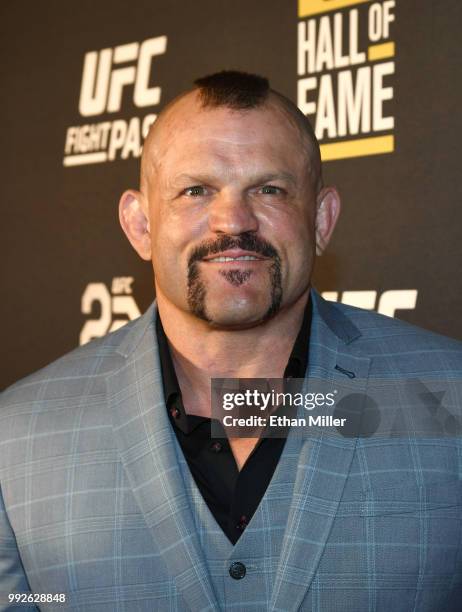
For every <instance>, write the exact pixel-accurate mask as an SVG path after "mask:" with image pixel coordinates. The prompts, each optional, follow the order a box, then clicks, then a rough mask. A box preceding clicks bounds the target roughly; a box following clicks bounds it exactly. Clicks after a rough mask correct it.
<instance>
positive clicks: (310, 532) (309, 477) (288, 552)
mask: <svg viewBox="0 0 462 612" xmlns="http://www.w3.org/2000/svg"><path fill="white" fill-rule="evenodd" d="M311 295H312V299H313V318H312V326H311V335H310V350H309V351H310V352H309V362H308V372H307V380H306V381H305V389H304V391H305V392H307V391H309V390H310V380H311V381H313V380H315V379H316V380H320V379H322V381H323V384H324V383H325V384H326V391H332V390H333V389H335V388H336V386H337V387H339V388H342V389H345V387H347V388H348V390H351V393H358V394H362V393H364V392H365V390H366V385H367V378H368V372H369V365H370V359H368V358H364V357H362V356H360V355H355V354H354V352H353V349H352V347H351V346H350V344H351V343H353V341H354V340H355V339H356V338H357V337H358V336H359V335H360V332H359V331H358V329H357V328H356V327H355V326H354V325H353V324H352V323H351V322H350V321H349V320H348V319H347V318H346V317H345V316H344V315H343V314H342V313H341V312H340V311H339V310H337V309H336V308H335V306H334V305H332V304H329V303H328V302H326V301H325V300H323V299H322V298H321V297H320V296H319V294H318V293H317V292H316V291H315V290H312V292H311ZM333 410H334V408H332V411H333ZM301 411H304V409H303V408H302V409H301ZM299 416H305V417H306V416H307V415H306V411H304V414H303V415H302V414H301V412H300V413H299ZM290 435H293V430H292V432H291V434H290ZM287 442H288V443H289V440H288V441H287ZM355 446H356V438H355V437H342V436H340V435H334V434H332V433H331V434H325V433H319V430H318V431H313V432H312V433H304V439H303V441H302V442H301V450H300V457H299V463H298V468H297V472H296V476H295V484H294V493H293V496H292V501H291V505H290V507H289V512H288V520H287V526H286V531H285V534H284V538H283V543H282V549H281V554H280V559H279V565H278V569H277V572H276V579H275V584H274V589H273V593H272V598H271V602H270V606H269V609H270V610H280V611H282V610H284V611H285V612H287V611H288V610H298V609H299V607H300V605H301V603H302V601H303V598H304V597H305V595H306V592H307V590H308V589H309V587H310V584H311V582H312V580H313V577H314V575H315V572H316V569H317V567H318V564H319V561H320V558H321V555H322V553H323V550H324V548H325V546H326V542H327V540H328V537H329V533H330V530H331V527H332V523H333V521H334V518H335V515H336V512H337V508H338V504H339V501H340V499H341V497H342V492H343V489H344V486H345V483H346V479H347V477H348V473H349V471H350V465H351V463H352V460H353V455H354V450H355ZM289 602H290V603H289Z"/></svg>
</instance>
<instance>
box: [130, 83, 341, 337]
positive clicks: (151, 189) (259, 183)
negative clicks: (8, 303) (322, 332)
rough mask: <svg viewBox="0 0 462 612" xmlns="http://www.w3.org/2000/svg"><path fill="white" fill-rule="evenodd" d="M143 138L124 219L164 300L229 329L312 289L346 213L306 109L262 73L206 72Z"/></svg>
mask: <svg viewBox="0 0 462 612" xmlns="http://www.w3.org/2000/svg"><path fill="white" fill-rule="evenodd" d="M195 85H196V86H195V88H194V89H192V90H189V91H187V92H185V93H183V94H181V95H180V96H178V97H177V98H176V99H175V100H173V102H171V103H170V104H169V105H168V106H167V107H166V108H165V109H164V110H163V111H162V113H161V114H160V115H159V117H158V119H157V121H156V122H155V124H154V125H153V127H152V128H151V131H150V133H149V135H148V137H147V139H146V141H145V144H144V148H143V156H142V163H141V187H140V191H134V190H129V191H126V192H125V193H124V194H123V195H122V198H121V201H120V220H121V224H122V227H123V229H124V231H125V233H126V234H127V236H128V238H129V240H130V242H131V243H132V245H133V247H134V248H135V249H136V251H137V252H138V254H139V255H140V256H141V257H142V258H143V259H146V260H151V261H152V264H153V268H154V273H155V285H156V292H157V295H158V297H159V300H162V302H163V303H165V304H167V303H168V304H169V306H171V307H172V308H176V309H180V310H182V311H184V312H187V313H190V314H191V315H193V316H195V317H198V318H200V319H202V320H205V321H207V322H208V323H209V324H211V325H213V326H215V327H220V328H224V329H236V328H244V327H250V326H254V325H258V324H260V323H262V322H263V321H266V320H267V319H268V318H270V317H272V316H274V315H275V314H276V313H277V312H278V311H279V310H280V309H281V308H290V307H291V305H293V304H294V303H295V302H296V301H297V300H298V299H300V298H301V297H302V296H303V295H304V294H306V292H307V291H308V289H309V286H310V279H311V273H312V269H313V264H314V257H315V252H316V251H317V252H318V253H321V252H322V251H323V249H324V248H325V246H326V244H327V242H328V240H329V238H330V235H331V232H332V230H333V227H334V225H335V222H336V219H337V216H338V212H339V199H338V195H337V192H336V191H335V189H333V188H325V187H323V186H322V177H321V162H320V155H319V145H318V143H317V140H316V137H315V135H314V133H313V130H312V128H311V126H310V124H309V122H308V120H307V119H306V117H304V115H303V114H302V113H301V112H300V111H299V110H298V109H297V107H296V106H295V105H294V104H293V103H292V102H291V101H290V100H288V99H287V98H285V97H284V96H282V95H281V94H279V93H277V92H275V91H273V90H272V89H270V88H269V84H268V81H267V80H266V79H264V78H262V77H258V76H255V75H248V74H245V73H239V72H221V73H217V74H215V75H211V76H208V77H204V78H202V79H198V80H197V81H196V82H195Z"/></svg>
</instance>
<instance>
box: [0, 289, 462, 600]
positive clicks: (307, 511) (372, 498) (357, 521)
mask: <svg viewBox="0 0 462 612" xmlns="http://www.w3.org/2000/svg"><path fill="white" fill-rule="evenodd" d="M312 298H313V320H312V328H311V337H310V347H309V366H308V371H307V378H308V383H309V380H310V378H311V377H313V378H314V377H318V378H322V379H325V380H327V381H330V382H331V383H333V384H335V383H336V382H339V384H340V381H342V382H343V381H345V380H346V379H345V372H350V373H354V374H355V376H354V378H352V377H351V378H350V379H349V380H348V384H349V385H350V386H351V390H352V392H353V393H358V394H362V393H365V392H367V389H368V386H369V385H371V381H375V380H389V381H397V385H398V383H399V381H402V380H404V379H406V378H411V379H415V378H421V379H425V380H430V379H431V380H432V381H434V382H435V384H437V386H438V385H440V387H439V388H440V389H441V391H442V392H445V395H444V398H443V399H444V403H445V406H446V408H447V409H448V410H449V411H451V410H453V411H457V410H458V411H459V412H460V407H461V406H462V397H461V393H460V380H461V378H462V376H461V374H462V350H461V344H460V343H459V342H457V341H455V340H450V339H448V338H443V337H441V336H438V335H436V334H432V333H430V332H425V331H423V330H421V329H418V328H416V327H414V326H411V325H408V324H405V323H402V322H399V321H397V320H395V319H391V318H387V317H383V316H380V315H377V314H376V313H373V312H368V311H364V310H360V309H356V308H352V307H348V306H344V305H341V304H333V303H329V302H326V301H325V300H323V299H322V298H321V297H320V295H319V294H318V293H317V292H316V291H315V290H313V291H312ZM155 311H156V305H155V303H154V304H153V305H152V306H151V307H150V308H149V309H148V310H147V311H146V313H145V314H144V315H143V316H141V317H140V318H139V319H137V320H136V321H133V322H131V323H129V324H127V325H126V326H125V327H123V328H121V329H120V330H117V331H116V332H114V333H111V334H109V335H107V336H105V337H104V338H101V339H98V340H95V341H93V342H91V343H89V344H87V345H85V346H83V347H80V348H78V349H76V350H74V351H72V352H70V353H69V354H67V355H65V356H64V357H62V358H60V359H58V360H57V361H55V362H54V363H52V364H50V365H49V366H47V367H45V368H44V369H42V370H40V371H39V372H36V373H35V374H33V375H31V376H28V377H27V378H25V379H23V380H22V381H20V382H18V383H16V384H15V385H13V386H12V387H10V388H9V389H7V391H6V392H4V394H3V397H2V403H1V405H0V610H1V611H4V610H10V609H11V610H13V609H18V610H26V609H37V608H39V609H41V610H51V609H54V610H56V609H72V610H80V611H85V612H87V611H88V612H102V611H108V612H109V611H110V612H114V611H120V612H122V611H124V612H125V611H126V612H136V611H142V610H143V611H147V610H159V611H162V612H164V611H173V610H191V611H193V612H195V611H203V610H209V611H215V610H222V609H223V610H228V609H229V610H231V609H232V610H243V611H244V610H245V612H248V611H251V610H262V611H263V610H271V611H276V610H279V611H292V610H293V611H295V610H303V611H305V612H373V611H374V612H456V611H458V610H462V545H461V538H462V525H461V518H462V516H461V504H462V501H461V499H462V486H461V473H462V470H461V467H462V445H461V438H460V437H457V436H451V437H449V436H439V437H437V438H435V439H430V440H428V439H425V438H417V437H414V438H408V439H406V438H393V439H392V438H383V439H378V438H375V437H373V436H372V437H369V438H364V437H360V438H356V437H341V436H337V437H329V436H326V437H324V436H318V437H316V438H315V439H312V440H308V441H306V442H304V443H301V446H300V453H299V455H297V457H296V466H297V467H296V474H295V475H294V474H282V475H281V474H279V477H282V478H280V479H281V480H282V481H284V480H285V478H284V477H287V480H288V481H292V484H293V490H292V491H291V495H289V496H286V494H285V491H284V487H283V486H282V485H281V487H280V488H279V489H277V490H276V489H275V488H274V487H273V489H272V493H271V495H272V496H273V497H272V498H271V499H275V500H276V499H277V500H278V503H279V504H281V503H284V504H286V508H287V512H286V524H285V527H284V531H283V533H282V536H281V539H280V546H279V547H278V550H273V549H271V546H270V545H269V547H268V550H269V551H270V552H269V553H268V554H269V555H271V558H270V559H268V565H272V567H273V570H272V571H273V572H274V573H273V574H272V576H273V577H274V579H273V581H272V582H271V584H268V580H267V581H266V584H265V589H266V591H265V592H267V593H268V599H267V601H265V603H264V604H262V603H261V601H260V600H258V595H259V594H261V592H262V584H261V581H262V580H264V579H265V576H264V572H263V571H260V570H261V568H259V567H258V563H257V564H254V565H253V566H251V567H250V569H249V570H248V572H247V574H246V576H245V578H244V579H243V580H242V581H240V582H239V583H238V582H237V581H233V579H232V578H231V577H230V576H229V574H228V573H227V570H226V567H225V566H223V575H222V576H220V575H215V574H214V576H213V579H211V576H210V571H209V565H208V563H207V551H206V550H204V549H203V547H202V546H201V542H204V538H203V537H199V536H200V535H201V534H199V533H198V528H197V525H198V522H197V520H196V519H197V517H196V516H194V514H193V510H192V507H191V503H190V499H191V497H190V496H189V497H188V494H187V491H186V487H185V480H184V478H183V477H182V471H181V469H180V465H179V461H178V447H175V445H176V441H175V436H174V433H173V432H172V430H171V426H170V424H169V421H168V419H167V417H166V410H165V405H164V398H163V393H162V383H161V374H160V366H159V356H158V350H157V343H156V334H155V327H154V316H155ZM398 386H399V385H398ZM432 397H433V398H434V399H435V398H436V399H435V403H434V405H433V408H432V410H433V409H434V410H436V408H435V406H436V405H437V404H438V402H439V400H441V398H442V393H440V394H438V393H436V394H433V396H432ZM400 401H403V400H402V399H401V400H400ZM440 403H441V402H440ZM379 408H380V409H381V410H383V407H382V406H379ZM287 448H288V445H286V449H287ZM286 449H285V451H284V452H286ZM287 465H289V464H287ZM183 469H184V464H183ZM271 486H272V484H271V483H270V488H271ZM193 488H194V485H192V484H191V483H189V490H190V491H191V490H192V489H193ZM195 493H196V494H197V491H196V492H195ZM267 493H268V492H267ZM268 499H270V498H268ZM271 512H272V510H271V503H270V502H268V503H267V504H266V506H265V520H266V521H267V523H266V524H267V525H268V528H267V530H266V532H265V533H264V534H261V533H260V535H259V532H258V530H257V528H256V525H257V523H256V522H255V521H257V519H255V521H254V518H255V515H254V518H253V519H252V521H251V523H250V524H249V526H248V527H247V529H246V532H245V533H244V534H243V536H242V537H241V540H239V542H238V543H237V546H244V545H245V538H247V542H252V541H253V542H255V543H258V542H259V541H260V540H259V539H258V538H260V537H265V538H266V540H268V541H269V544H271V529H272V527H271V524H272V523H271V517H272V514H271ZM256 514H257V515H258V511H257V513H256ZM202 535H203V534H202ZM223 537H224V536H223ZM241 541H244V544H242V545H241V544H240V543H241ZM275 541H276V539H275ZM273 548H274V547H273ZM235 550H239V551H242V550H243V549H242V548H240V549H239V548H235ZM232 555H233V550H232V547H231V552H230V559H232ZM266 578H267V577H266ZM227 581H228V582H227ZM229 581H232V582H233V584H232V585H229ZM239 584H241V585H242V589H241V590H238V585H239ZM227 585H229V586H230V588H231V587H232V588H234V589H235V591H234V592H235V593H236V598H237V599H238V601H237V600H236V601H233V600H232V599H231V600H230V599H226V598H224V596H223V593H224V592H226V589H227ZM218 586H219V587H220V588H217V587H218ZM30 592H33V593H35V594H46V593H50V594H53V593H65V594H66V600H67V601H66V604H58V603H54V604H52V603H45V602H44V603H37V604H21V605H18V606H17V607H14V606H13V605H10V604H8V600H7V596H8V594H9V593H30ZM230 592H231V591H230ZM253 593H254V595H253ZM253 597H254V598H253Z"/></svg>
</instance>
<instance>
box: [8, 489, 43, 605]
mask: <svg viewBox="0 0 462 612" xmlns="http://www.w3.org/2000/svg"><path fill="white" fill-rule="evenodd" d="M31 592H32V591H31V588H30V586H29V583H28V581H27V577H26V574H25V572H24V568H23V565H22V561H21V558H20V556H19V551H18V547H17V544H16V538H15V535H14V532H13V529H12V527H11V525H10V521H9V520H8V516H7V514H6V510H5V504H4V502H3V496H2V490H1V487H0V612H10V610H22V612H26V611H27V612H29V611H31V610H38V609H39V608H37V606H35V605H34V604H27V603H10V602H9V601H8V594H9V593H26V594H29V593H31Z"/></svg>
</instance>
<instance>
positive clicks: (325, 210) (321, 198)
mask: <svg viewBox="0 0 462 612" xmlns="http://www.w3.org/2000/svg"><path fill="white" fill-rule="evenodd" d="M316 202H317V207H316V255H322V254H323V252H324V250H325V248H326V247H327V245H328V243H329V240H330V237H331V235H332V232H333V231H334V227H335V224H336V223H337V219H338V216H339V214H340V196H339V194H338V192H337V190H336V189H335V187H323V188H322V189H321V191H320V192H319V194H318V197H317V198H316Z"/></svg>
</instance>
